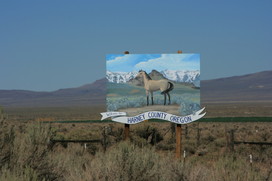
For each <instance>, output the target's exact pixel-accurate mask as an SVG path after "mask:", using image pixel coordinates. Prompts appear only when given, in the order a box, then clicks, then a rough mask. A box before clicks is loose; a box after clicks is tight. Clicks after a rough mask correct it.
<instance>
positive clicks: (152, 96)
mask: <svg viewBox="0 0 272 181" xmlns="http://www.w3.org/2000/svg"><path fill="white" fill-rule="evenodd" d="M150 93H151V102H152V105H154V101H153V92H150Z"/></svg>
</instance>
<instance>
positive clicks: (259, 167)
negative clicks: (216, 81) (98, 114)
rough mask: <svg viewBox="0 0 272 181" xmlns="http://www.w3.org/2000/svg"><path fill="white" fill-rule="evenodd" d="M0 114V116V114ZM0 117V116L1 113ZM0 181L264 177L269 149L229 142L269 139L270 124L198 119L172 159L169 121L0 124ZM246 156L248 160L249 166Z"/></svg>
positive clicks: (268, 172) (185, 128) (247, 179)
mask: <svg viewBox="0 0 272 181" xmlns="http://www.w3.org/2000/svg"><path fill="white" fill-rule="evenodd" d="M2 114H4V113H3V112H1V115H2ZM1 115H0V116H1ZM0 124H1V125H0V148H1V150H0V180H12V181H16V180H20V181H21V180H23V181H24V180H25V181H28V180H31V181H35V180H43V181H46V180H60V181H62V180H68V181H72V180H124V181H126V180H151V181H152V180H163V181H164V180H186V181H187V180H188V181H195V180H204V181H206V180H207V181H208V180H209V181H217V180H241V181H251V180H252V181H253V180H271V178H272V175H271V173H272V169H271V167H270V164H271V161H272V157H271V151H272V148H271V147H269V146H248V145H236V146H235V148H234V151H231V150H230V149H229V146H230V143H229V137H228V133H229V132H230V131H231V130H234V131H235V140H242V141H243V140H245V139H246V141H266V142H272V135H271V130H270V127H269V126H270V123H265V122H263V123H246V124H244V123H234V122H231V123H224V122H221V123H217V122H205V123H203V122H198V123H192V124H189V125H187V126H182V128H183V130H182V133H183V138H182V145H183V149H185V150H186V158H185V159H182V160H177V159H175V157H174V155H175V154H174V152H175V124H171V123H168V122H152V121H151V122H144V123H141V124H137V125H134V126H131V132H130V140H129V141H128V142H123V141H122V137H123V125H122V124H118V123H112V122H103V123H93V124H86V123H77V124H75V123H71V124H68V123H67V124H59V123H54V124H48V123H47V124H43V123H41V122H37V121H29V122H18V121H10V120H9V119H1V121H0ZM51 139H101V141H102V144H98V143H88V144H83V143H80V144H79V143H68V144H61V143H56V144H54V145H52V143H51V142H50V140H51ZM249 154H251V155H253V163H252V164H250V161H249Z"/></svg>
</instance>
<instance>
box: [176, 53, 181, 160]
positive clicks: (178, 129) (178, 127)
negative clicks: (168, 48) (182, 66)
mask: <svg viewBox="0 0 272 181" xmlns="http://www.w3.org/2000/svg"><path fill="white" fill-rule="evenodd" d="M177 53H182V51H181V50H178V52H177ZM181 150H182V145H181V124H176V158H177V159H180V156H181Z"/></svg>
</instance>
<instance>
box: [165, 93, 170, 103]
mask: <svg viewBox="0 0 272 181" xmlns="http://www.w3.org/2000/svg"><path fill="white" fill-rule="evenodd" d="M166 94H167V95H168V105H170V104H171V98H170V94H169V92H167V93H166Z"/></svg>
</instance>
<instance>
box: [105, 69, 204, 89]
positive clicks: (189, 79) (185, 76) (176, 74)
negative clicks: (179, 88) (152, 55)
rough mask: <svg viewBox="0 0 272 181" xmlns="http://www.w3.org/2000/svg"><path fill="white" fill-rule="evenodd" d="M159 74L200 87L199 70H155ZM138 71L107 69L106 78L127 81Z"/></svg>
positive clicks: (112, 80) (113, 80)
mask: <svg viewBox="0 0 272 181" xmlns="http://www.w3.org/2000/svg"><path fill="white" fill-rule="evenodd" d="M154 72H155V70H153V71H152V72H151V73H149V75H150V74H152V73H153V74H154ZM156 73H157V74H158V73H159V74H161V76H162V77H165V78H167V79H169V80H172V81H175V82H186V83H193V84H194V85H195V86H196V87H200V71H199V70H195V71H189V70H164V71H161V72H157V71H156ZM137 74H138V72H136V71H134V72H110V71H107V74H106V78H107V80H108V81H109V82H113V83H127V82H129V80H131V79H134V78H135V77H136V75H137ZM151 77H152V76H151Z"/></svg>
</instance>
